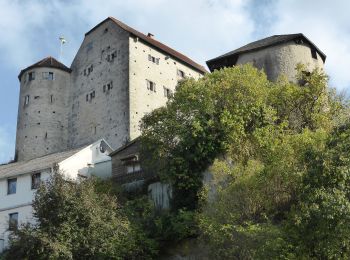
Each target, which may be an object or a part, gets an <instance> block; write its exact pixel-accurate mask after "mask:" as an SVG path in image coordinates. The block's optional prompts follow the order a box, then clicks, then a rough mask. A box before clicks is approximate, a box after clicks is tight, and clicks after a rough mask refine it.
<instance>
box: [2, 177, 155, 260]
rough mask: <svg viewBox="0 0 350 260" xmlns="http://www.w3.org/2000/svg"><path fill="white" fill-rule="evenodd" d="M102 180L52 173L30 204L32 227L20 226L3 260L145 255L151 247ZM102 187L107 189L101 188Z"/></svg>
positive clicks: (148, 256)
mask: <svg viewBox="0 0 350 260" xmlns="http://www.w3.org/2000/svg"><path fill="white" fill-rule="evenodd" d="M102 190H103V188H101V182H100V181H97V180H94V179H89V180H84V181H82V182H80V183H78V182H74V181H69V180H66V179H65V178H64V177H63V176H62V175H61V174H59V173H55V174H53V176H52V177H51V178H50V180H49V181H48V182H47V183H45V184H44V185H41V186H40V188H39V190H38V191H37V193H36V196H35V200H34V202H33V209H34V213H33V214H34V217H35V218H36V219H37V224H36V225H26V226H23V227H21V228H19V229H18V230H17V231H16V232H15V233H14V235H13V236H12V238H11V240H10V248H9V249H8V250H7V252H6V254H5V259H147V258H151V256H152V255H153V254H154V253H155V252H154V251H153V249H154V245H153V244H152V243H151V242H150V241H149V240H147V239H146V238H145V237H144V236H143V233H142V232H141V230H136V229H133V226H132V225H131V223H130V222H129V220H128V219H127V217H126V216H125V214H124V213H123V211H122V209H121V205H120V204H118V202H117V200H116V197H115V196H113V195H112V194H110V193H109V192H108V190H109V188H107V191H104V192H101V191H102ZM105 190H106V189H105Z"/></svg>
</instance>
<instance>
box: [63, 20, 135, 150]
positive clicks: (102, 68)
mask: <svg viewBox="0 0 350 260" xmlns="http://www.w3.org/2000/svg"><path fill="white" fill-rule="evenodd" d="M128 44H129V34H128V33H126V32H125V31H124V30H122V29H121V28H119V27H118V26H116V25H115V24H111V21H108V22H106V23H104V24H102V25H101V26H99V27H98V28H96V29H95V30H94V31H92V32H91V33H90V34H88V35H87V36H86V37H85V38H84V41H83V43H82V45H81V47H80V49H79V51H78V53H77V55H76V57H75V58H74V61H73V63H72V66H71V69H72V73H71V85H72V91H71V93H70V110H71V112H70V114H69V124H68V128H69V146H70V147H72V148H73V147H79V146H81V145H84V144H88V143H92V142H94V141H96V140H98V139H100V138H104V139H106V140H107V142H108V143H109V144H110V145H111V146H112V147H113V148H114V149H116V148H118V147H120V146H121V145H122V144H123V143H124V142H125V141H126V140H127V139H128V138H129V118H128V115H129V104H128V103H129V97H128V91H127V90H128V82H129V79H128V77H129V73H128V65H129V60H128V59H129V54H128V52H129V47H128ZM113 53H114V55H115V56H116V57H115V58H113V59H112V54H113ZM108 56H109V59H110V60H109V61H108ZM91 66H93V71H92V72H90V73H89V72H88V70H89V68H91ZM84 70H85V73H84ZM84 74H86V75H84ZM111 82H112V84H113V88H112V89H110V90H108V87H107V84H110V83H111ZM104 85H105V86H106V87H105V88H106V90H105V92H104V91H103V86H104ZM93 91H95V97H94V98H92V99H90V94H91V93H92V92H93ZM86 95H89V100H88V101H87V100H86Z"/></svg>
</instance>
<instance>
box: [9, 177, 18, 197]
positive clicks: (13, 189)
mask: <svg viewBox="0 0 350 260" xmlns="http://www.w3.org/2000/svg"><path fill="white" fill-rule="evenodd" d="M16 189H17V178H13V179H8V180H7V194H16Z"/></svg>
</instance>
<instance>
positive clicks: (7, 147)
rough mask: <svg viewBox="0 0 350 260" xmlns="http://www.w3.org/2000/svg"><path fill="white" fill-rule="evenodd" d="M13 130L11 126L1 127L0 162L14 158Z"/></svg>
mask: <svg viewBox="0 0 350 260" xmlns="http://www.w3.org/2000/svg"><path fill="white" fill-rule="evenodd" d="M11 132H13V131H11V129H10V127H3V126H2V127H0V164H1V163H6V162H8V161H10V160H11V159H13V156H14V140H13V137H12V135H11Z"/></svg>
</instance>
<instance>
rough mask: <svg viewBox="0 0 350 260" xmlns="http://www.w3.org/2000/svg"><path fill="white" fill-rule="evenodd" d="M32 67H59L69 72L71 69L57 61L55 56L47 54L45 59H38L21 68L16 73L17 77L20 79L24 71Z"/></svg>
mask: <svg viewBox="0 0 350 260" xmlns="http://www.w3.org/2000/svg"><path fill="white" fill-rule="evenodd" d="M34 68H55V69H61V70H64V71H67V72H71V71H72V70H71V69H70V68H68V67H67V66H65V65H64V64H63V63H61V62H59V61H58V60H56V59H55V58H53V57H51V56H49V57H47V58H45V59H42V60H41V61H38V62H37V63H35V64H33V65H31V66H29V67H27V68H25V69H23V70H21V72H20V73H19V75H18V79H19V80H21V77H22V75H23V73H24V72H26V71H28V70H31V69H34Z"/></svg>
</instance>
